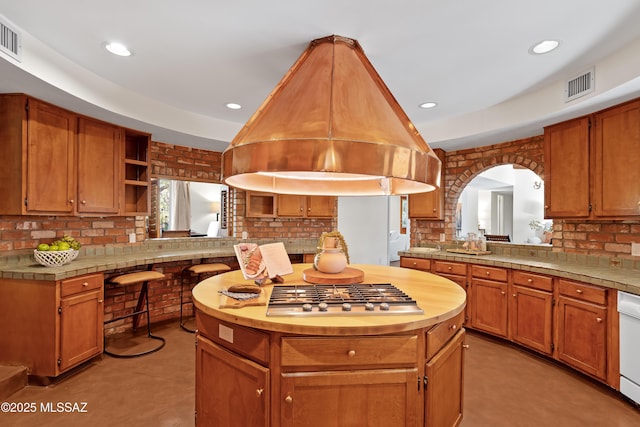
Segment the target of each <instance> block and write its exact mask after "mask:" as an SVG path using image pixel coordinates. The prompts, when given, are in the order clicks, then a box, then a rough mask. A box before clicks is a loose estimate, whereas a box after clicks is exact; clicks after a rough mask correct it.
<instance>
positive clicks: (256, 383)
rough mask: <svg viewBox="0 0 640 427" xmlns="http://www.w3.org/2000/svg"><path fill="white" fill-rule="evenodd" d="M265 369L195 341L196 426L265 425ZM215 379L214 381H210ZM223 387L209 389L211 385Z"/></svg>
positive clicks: (201, 340) (199, 339) (267, 397)
mask: <svg viewBox="0 0 640 427" xmlns="http://www.w3.org/2000/svg"><path fill="white" fill-rule="evenodd" d="M269 374H270V372H269V369H268V368H265V367H263V366H261V365H259V364H257V363H255V362H252V361H251V360H249V359H247V358H244V357H241V356H238V355H237V354H234V353H232V352H230V351H228V350H226V349H224V348H223V347H221V346H219V345H217V344H215V343H213V342H212V341H210V340H208V339H207V338H205V337H203V336H202V335H198V336H197V338H196V389H197V390H208V392H207V393H197V397H196V425H197V426H236V425H237V426H265V427H266V426H268V425H269V408H270V396H271V392H270V389H269V384H270V377H269ZM214 379H215V381H214ZM215 383H217V384H221V385H223V386H220V387H216V388H215V389H214V388H212V384H215Z"/></svg>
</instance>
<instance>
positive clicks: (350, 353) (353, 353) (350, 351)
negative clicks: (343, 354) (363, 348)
mask: <svg viewBox="0 0 640 427" xmlns="http://www.w3.org/2000/svg"><path fill="white" fill-rule="evenodd" d="M355 355H356V351H355V350H349V352H348V353H347V356H349V357H353V356H355Z"/></svg>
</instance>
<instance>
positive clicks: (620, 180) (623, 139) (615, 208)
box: [593, 101, 640, 217]
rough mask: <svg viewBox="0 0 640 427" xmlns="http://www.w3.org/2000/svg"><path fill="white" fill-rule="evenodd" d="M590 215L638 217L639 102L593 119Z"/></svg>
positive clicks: (639, 214)
mask: <svg viewBox="0 0 640 427" xmlns="http://www.w3.org/2000/svg"><path fill="white" fill-rule="evenodd" d="M594 146H595V147H594V151H595V152H594V155H595V174H594V203H593V204H594V206H593V207H594V214H595V215H596V216H600V217H620V216H636V217H637V216H640V185H639V184H638V183H639V182H640V101H635V102H632V103H629V104H624V105H622V106H619V107H615V108H612V109H609V110H606V111H604V112H602V113H599V114H596V116H595V144H594Z"/></svg>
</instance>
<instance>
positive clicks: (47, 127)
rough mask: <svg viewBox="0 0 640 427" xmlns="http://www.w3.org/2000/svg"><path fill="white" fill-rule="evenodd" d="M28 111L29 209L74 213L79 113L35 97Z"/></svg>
mask: <svg viewBox="0 0 640 427" xmlns="http://www.w3.org/2000/svg"><path fill="white" fill-rule="evenodd" d="M28 115H29V116H28V117H29V119H28V130H27V135H28V136H27V183H26V198H27V203H26V206H27V208H26V210H27V212H28V213H36V214H38V213H44V214H46V213H63V214H72V213H73V210H74V202H75V196H74V194H75V188H76V187H75V182H76V181H75V170H76V169H75V158H74V136H75V132H74V129H75V125H76V120H77V119H76V116H75V115H73V114H72V113H70V112H68V111H65V110H62V109H59V108H57V107H54V106H51V105H48V104H45V103H42V102H39V101H36V100H34V99H30V100H29V113H28Z"/></svg>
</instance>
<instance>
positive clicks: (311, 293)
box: [267, 283, 423, 316]
mask: <svg viewBox="0 0 640 427" xmlns="http://www.w3.org/2000/svg"><path fill="white" fill-rule="evenodd" d="M422 313H423V311H422V309H420V308H419V307H418V304H417V303H416V301H415V300H413V299H412V298H411V297H410V296H408V295H407V294H406V293H404V292H403V291H401V290H400V289H398V288H397V287H395V286H394V285H392V284H390V283H353V284H345V285H342V284H341V285H322V284H315V285H314V284H302V285H278V286H274V287H273V291H272V293H271V297H270V299H269V306H268V307H267V316H309V315H327V314H334V315H336V314H339V315H352V314H368V315H374V314H422Z"/></svg>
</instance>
